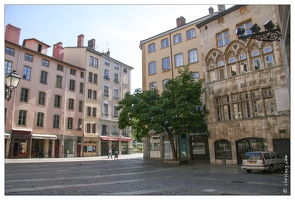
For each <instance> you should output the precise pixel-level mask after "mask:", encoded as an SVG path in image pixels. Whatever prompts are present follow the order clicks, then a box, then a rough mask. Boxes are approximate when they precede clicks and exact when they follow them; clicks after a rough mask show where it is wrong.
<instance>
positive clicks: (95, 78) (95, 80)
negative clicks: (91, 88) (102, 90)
mask: <svg viewBox="0 0 295 200" xmlns="http://www.w3.org/2000/svg"><path fill="white" fill-rule="evenodd" d="M93 83H94V84H97V74H93Z"/></svg>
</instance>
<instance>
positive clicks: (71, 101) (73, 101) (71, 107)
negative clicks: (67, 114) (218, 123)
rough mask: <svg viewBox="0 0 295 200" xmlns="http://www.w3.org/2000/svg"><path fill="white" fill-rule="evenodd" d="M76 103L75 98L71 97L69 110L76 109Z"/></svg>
mask: <svg viewBox="0 0 295 200" xmlns="http://www.w3.org/2000/svg"><path fill="white" fill-rule="evenodd" d="M74 103H75V100H74V99H69V107H68V108H69V110H74Z"/></svg>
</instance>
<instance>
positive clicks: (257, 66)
mask: <svg viewBox="0 0 295 200" xmlns="http://www.w3.org/2000/svg"><path fill="white" fill-rule="evenodd" d="M253 66H254V69H255V70H259V69H260V68H261V64H260V58H255V59H253Z"/></svg>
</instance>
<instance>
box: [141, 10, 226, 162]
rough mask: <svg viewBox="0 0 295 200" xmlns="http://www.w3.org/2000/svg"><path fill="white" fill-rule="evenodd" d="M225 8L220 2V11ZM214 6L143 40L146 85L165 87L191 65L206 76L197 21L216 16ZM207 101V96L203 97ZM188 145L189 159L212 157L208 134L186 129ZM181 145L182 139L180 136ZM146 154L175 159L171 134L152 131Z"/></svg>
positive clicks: (196, 74)
mask: <svg viewBox="0 0 295 200" xmlns="http://www.w3.org/2000/svg"><path fill="white" fill-rule="evenodd" d="M224 9H225V6H224V5H221V6H219V12H221V11H223V10H224ZM215 14H216V13H214V10H213V9H212V8H211V7H210V8H209V15H207V16H204V17H202V18H199V19H196V20H194V21H191V22H189V23H186V19H185V18H184V17H183V16H181V17H179V18H177V19H176V28H173V29H171V30H168V31H166V32H163V33H160V34H158V35H155V36H152V37H150V38H148V39H145V40H142V41H140V45H139V47H140V49H141V51H142V89H143V90H153V89H154V88H156V89H158V90H159V92H162V91H163V88H164V85H165V82H166V81H168V80H169V79H173V78H175V77H177V76H178V75H179V73H178V70H179V69H181V68H182V67H184V66H186V65H189V68H190V70H191V71H192V72H193V73H194V78H195V79H196V80H198V79H203V78H204V74H203V67H202V62H201V57H202V54H201V43H200V37H201V34H200V31H199V29H198V28H197V27H196V24H198V23H200V22H202V21H204V20H206V19H208V18H210V17H212V16H214V15H215ZM202 100H203V103H205V96H204V97H203V99H202ZM182 138H183V141H184V142H185V143H186V144H185V145H184V146H186V147H188V148H187V150H186V151H187V155H188V159H201V160H209V148H208V134H207V133H198V131H197V130H196V133H194V134H192V133H184V135H183V137H182ZM176 141H177V142H176V147H177V149H178V151H179V150H180V149H179V142H181V139H180V138H178V139H177V140H176ZM143 147H144V157H146V158H164V159H171V158H172V152H171V147H170V142H169V140H168V138H166V137H165V136H160V135H152V136H151V137H150V138H145V139H144V146H143Z"/></svg>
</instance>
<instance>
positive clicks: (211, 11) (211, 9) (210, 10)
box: [208, 6, 214, 17]
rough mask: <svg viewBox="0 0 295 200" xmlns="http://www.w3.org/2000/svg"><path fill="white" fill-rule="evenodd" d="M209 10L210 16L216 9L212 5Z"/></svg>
mask: <svg viewBox="0 0 295 200" xmlns="http://www.w3.org/2000/svg"><path fill="white" fill-rule="evenodd" d="M208 10H209V16H210V17H212V16H213V15H214V9H213V8H212V7H211V6H210V8H209V9H208Z"/></svg>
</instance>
